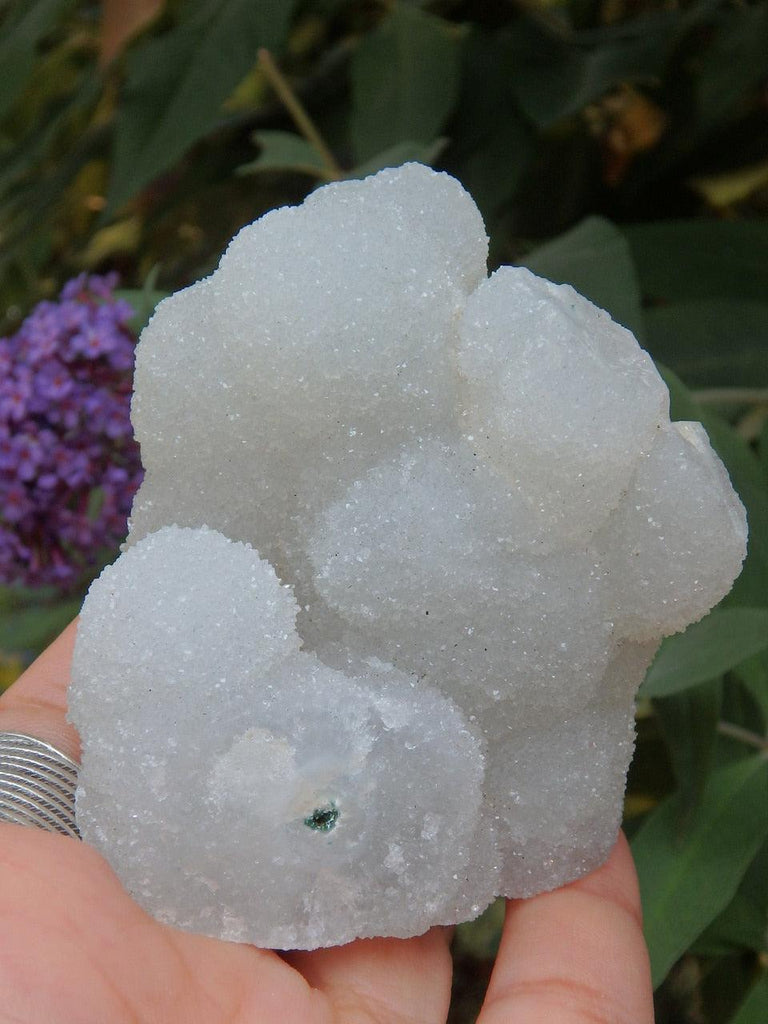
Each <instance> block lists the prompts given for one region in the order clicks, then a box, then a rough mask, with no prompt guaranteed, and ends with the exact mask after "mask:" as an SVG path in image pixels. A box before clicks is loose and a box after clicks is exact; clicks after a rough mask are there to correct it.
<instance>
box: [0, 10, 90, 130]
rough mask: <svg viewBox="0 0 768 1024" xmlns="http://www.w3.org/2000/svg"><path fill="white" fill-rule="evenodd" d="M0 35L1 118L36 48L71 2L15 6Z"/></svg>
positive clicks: (30, 65)
mask: <svg viewBox="0 0 768 1024" xmlns="http://www.w3.org/2000/svg"><path fill="white" fill-rule="evenodd" d="M15 6H16V10H15V11H13V12H12V13H11V15H10V16H9V18H8V20H7V21H6V22H5V23H4V24H3V26H2V31H1V32H0V67H1V68H2V69H3V73H2V75H0V119H2V118H4V117H5V115H6V114H7V113H8V111H9V110H10V109H11V107H12V106H13V104H14V103H15V102H16V100H17V99H18V97H19V96H20V95H21V93H22V90H23V89H24V86H25V85H26V84H27V80H28V79H29V77H30V75H31V74H32V71H33V69H34V66H35V57H36V53H37V47H38V45H39V43H40V41H41V40H42V38H43V36H44V35H45V34H46V33H47V32H49V31H50V29H51V28H52V27H53V26H54V25H55V24H56V22H57V21H58V19H59V17H60V16H61V15H62V14H63V12H64V11H65V9H66V8H67V7H71V6H72V0H33V2H32V3H29V2H22V3H17V4H16V5H15Z"/></svg>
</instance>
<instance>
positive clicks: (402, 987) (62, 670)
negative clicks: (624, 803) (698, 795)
mask: <svg viewBox="0 0 768 1024" xmlns="http://www.w3.org/2000/svg"><path fill="white" fill-rule="evenodd" d="M74 638H75V626H74V624H73V625H72V626H70V627H69V628H68V629H67V630H65V632H64V633H63V634H62V635H61V636H60V637H59V639H58V640H57V641H56V642H55V643H54V644H53V645H52V646H51V647H50V648H49V649H48V650H47V651H46V652H45V653H44V654H43V655H42V656H41V657H40V658H39V659H38V660H37V661H36V662H35V663H34V665H32V667H31V668H29V669H28V670H27V672H25V673H24V675H23V676H22V677H21V679H20V680H19V681H18V682H17V683H16V684H15V685H14V686H12V687H11V689H10V690H8V692H7V693H6V694H5V695H4V696H3V697H2V698H1V699H0V731H12V732H22V733H27V734H29V735H31V736H37V737H39V738H40V739H43V740H46V741H47V742H49V743H51V744H52V745H53V746H55V747H57V748H58V749H59V750H61V751H62V752H64V753H66V754H68V755H69V756H70V757H73V758H77V756H78V753H79V743H78V738H77V734H76V732H75V731H74V729H73V728H72V727H71V726H70V725H69V724H68V723H67V722H66V719H65V714H66V688H67V684H68V680H69V666H70V661H71V657H72V648H73V645H74ZM450 941H451V929H448V928H432V929H431V930H430V931H429V932H427V933H426V935H422V936H419V937H417V938H413V939H359V940H357V941H356V942H351V943H349V944H348V945H346V946H338V947H334V948H330V949H320V950H315V951H312V952H296V953H285V954H278V953H275V952H272V951H270V950H263V949H257V948H256V947H254V946H248V945H239V944H236V943H230V942H222V941H220V940H218V939H210V938H206V937H205V936H201V935H194V934H191V933H188V932H182V931H179V930H177V929H175V928H171V927H168V926H166V925H163V924H159V923H158V922H157V921H155V920H153V919H152V918H151V917H149V916H148V915H147V914H146V913H145V912H144V911H143V910H141V908H140V907H139V906H138V905H137V904H135V903H134V902H133V901H132V900H131V898H130V897H129V896H128V894H127V893H126V892H125V890H124V889H123V888H122V886H121V884H120V882H119V881H118V879H117V878H116V876H115V875H114V874H113V873H112V871H111V869H110V868H109V866H108V865H107V863H106V862H105V861H104V860H103V859H102V858H101V857H100V855H99V854H97V853H96V852H95V851H94V850H93V849H91V848H90V847H89V846H87V845H86V844H85V843H80V842H78V841H77V840H74V839H69V838H67V837H65V836H60V835H55V834H53V833H49V832H43V831H41V830H38V829H34V828H28V827H24V826H20V825H10V824H2V825H0V1024H5V1022H7V1024H177V1022H178V1024H198V1022H199V1024H274V1022H279V1024H411V1022H413V1024H438V1022H439V1024H443V1022H444V1021H445V1020H446V1018H447V1014H448V1007H449V1002H450V991H451V955H450ZM518 1022H519V1024H523V1022H525V1024H544V1022H547V1024H587V1022H589V1024H609V1022H610V1024H652V1022H653V1006H652V998H651V982H650V972H649V967H648V957H647V953H646V950H645V945H644V942H643V936H642V929H641V924H640V901H639V894H638V888H637V880H636V877H635V872H634V866H633V864H632V858H631V855H630V852H629V847H628V845H627V843H626V840H625V839H624V837H623V836H620V837H619V841H618V842H617V844H616V847H615V848H614V850H613V853H612V854H611V857H610V858H609V860H608V861H607V863H606V864H605V865H603V867H601V868H599V869H598V870H597V871H594V872H593V873H592V874H590V875H588V876H586V877H585V878H582V879H580V880H579V881H577V882H573V883H572V884H570V885H567V886H564V887H563V888H562V889H558V890H556V891H555V892H551V893H543V894H542V895H540V896H536V897H534V898H533V899H529V900H511V901H509V903H508V906H507V915H506V921H505V925H504V932H503V936H502V941H501V947H500V949H499V954H498V958H497V960H496V964H495V967H494V970H493V974H492V976H491V980H490V985H489V988H488V993H487V996H486V999H485V1003H484V1005H483V1008H482V1011H481V1014H480V1017H479V1018H478V1024H518Z"/></svg>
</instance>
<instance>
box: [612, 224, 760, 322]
mask: <svg viewBox="0 0 768 1024" xmlns="http://www.w3.org/2000/svg"><path fill="white" fill-rule="evenodd" d="M622 231H623V233H624V235H625V237H626V238H627V240H628V242H629V246H630V249H631V250H632V255H633V256H634V259H635V264H636V267H637V273H638V275H639V278H640V288H641V290H642V292H643V295H644V296H646V297H647V298H648V299H650V300H651V301H653V302H654V303H657V304H660V303H661V304H667V303H670V302H685V301H689V300H701V299H703V300H710V299H715V298H721V299H728V300H729V301H735V300H737V299H744V300H746V301H755V302H765V301H766V290H765V282H766V280H768V222H766V221H759V220H751V221H750V220H741V221H737V220H731V221H728V220H688V221H664V222H663V223H660V224H641V225H637V226H634V227H625V228H622Z"/></svg>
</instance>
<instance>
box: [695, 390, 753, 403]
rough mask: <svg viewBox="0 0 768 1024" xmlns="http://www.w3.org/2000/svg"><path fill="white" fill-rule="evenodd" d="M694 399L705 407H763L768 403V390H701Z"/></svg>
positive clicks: (696, 392)
mask: <svg viewBox="0 0 768 1024" xmlns="http://www.w3.org/2000/svg"><path fill="white" fill-rule="evenodd" d="M693 397H694V398H695V399H696V401H697V402H701V403H702V404H704V405H720V404H722V405H762V404H763V403H768V388H701V389H700V390H698V391H694V393H693Z"/></svg>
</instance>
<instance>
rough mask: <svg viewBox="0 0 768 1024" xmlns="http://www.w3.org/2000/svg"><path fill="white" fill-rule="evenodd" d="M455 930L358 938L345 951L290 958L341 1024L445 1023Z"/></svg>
mask: <svg viewBox="0 0 768 1024" xmlns="http://www.w3.org/2000/svg"><path fill="white" fill-rule="evenodd" d="M451 934H452V929H450V928H432V929H430V931H428V932H427V933H426V934H425V935H420V936H418V937H417V938H414V939H358V940H357V941H356V942H351V943H349V944H348V945H346V946H336V947H334V948H331V949H317V950H313V951H312V952H298V953H286V954H285V959H286V960H287V962H288V963H289V964H291V966H293V967H295V968H296V970H298V971H300V972H301V974H303V976H304V977H305V978H306V980H307V981H308V982H309V984H310V985H311V986H312V987H313V988H315V989H318V990H320V991H321V992H323V993H324V994H325V995H326V997H327V998H328V1000H329V1001H330V1003H331V1005H332V1007H333V1009H334V1012H335V1016H334V1019H337V1020H345V1021H346V1020H349V1021H358V1020H360V1021H362V1020H364V1021H366V1024H390V1022H394V1021H397V1022H398V1024H399V1022H401V1021H419V1024H433V1022H434V1024H444V1021H445V1019H446V1017H447V1016H448V1007H449V1005H450V1001H451V974H452V962H451V953H450V942H451Z"/></svg>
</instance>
